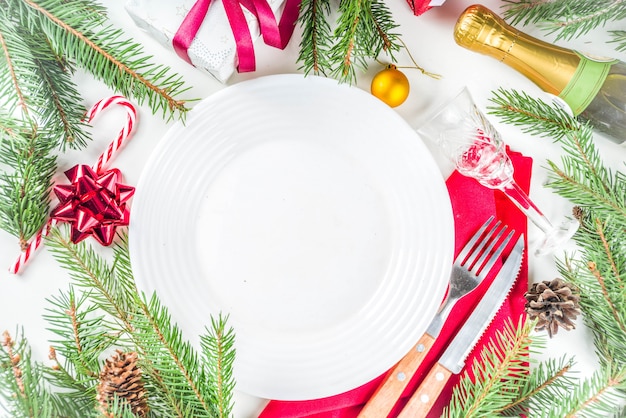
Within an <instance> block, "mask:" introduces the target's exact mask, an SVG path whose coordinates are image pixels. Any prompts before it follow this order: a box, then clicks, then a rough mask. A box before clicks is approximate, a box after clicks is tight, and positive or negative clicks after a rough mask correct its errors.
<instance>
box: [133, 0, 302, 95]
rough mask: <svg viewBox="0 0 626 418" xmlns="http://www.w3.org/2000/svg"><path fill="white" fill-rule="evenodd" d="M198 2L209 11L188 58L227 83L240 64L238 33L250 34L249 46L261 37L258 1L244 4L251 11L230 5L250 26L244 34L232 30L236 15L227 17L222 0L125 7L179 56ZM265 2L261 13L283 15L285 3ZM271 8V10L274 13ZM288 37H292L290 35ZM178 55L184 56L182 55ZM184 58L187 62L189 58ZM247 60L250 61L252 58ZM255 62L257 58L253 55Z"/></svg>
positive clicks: (140, 0) (141, 2) (152, 1)
mask: <svg viewBox="0 0 626 418" xmlns="http://www.w3.org/2000/svg"><path fill="white" fill-rule="evenodd" d="M287 1H290V0H287ZM196 3H206V4H207V5H208V9H207V11H206V15H203V17H204V18H203V19H201V23H199V25H200V26H199V29H197V33H195V36H193V35H192V39H193V40H192V41H191V44H190V45H189V46H188V47H187V48H186V55H187V56H188V58H189V61H190V63H191V64H193V65H194V66H196V67H197V68H200V69H202V70H204V71H206V72H208V73H209V74H211V75H212V76H213V77H215V78H216V79H217V80H219V81H220V82H222V83H225V82H226V81H227V80H228V78H229V77H230V76H231V75H232V74H233V72H234V71H235V70H236V69H237V68H238V65H239V61H240V59H239V58H240V57H239V56H238V42H239V44H240V45H241V42H242V40H241V39H236V37H235V33H237V34H238V35H239V36H241V33H242V32H248V33H249V36H248V33H245V34H244V37H245V38H246V39H247V41H248V42H250V43H252V42H255V41H256V40H257V39H258V38H259V37H260V35H261V29H262V28H261V27H260V25H259V19H258V17H257V16H258V13H257V11H256V9H255V8H254V4H256V3H258V1H257V0H253V1H250V2H242V3H243V5H246V6H248V8H246V7H243V6H242V5H240V4H239V2H236V3H233V2H228V4H230V5H231V10H233V9H232V7H234V6H232V4H236V7H238V10H236V12H237V14H238V15H240V16H241V17H242V18H243V19H245V22H243V19H242V20H241V21H240V22H239V23H240V24H245V25H246V26H247V28H243V29H247V30H244V31H242V28H241V27H239V28H235V29H234V28H233V26H232V25H233V23H232V22H231V20H232V14H233V13H232V12H231V16H227V13H226V9H225V6H226V3H227V2H226V1H224V2H223V1H222V0H213V1H210V2H198V1H195V0H184V1H172V0H127V2H126V4H125V8H126V11H127V12H128V14H129V15H130V16H131V17H132V19H133V20H134V21H135V23H136V24H137V26H139V27H140V28H142V29H144V30H145V31H147V32H148V33H149V34H150V35H151V36H152V37H154V38H155V39H156V40H157V41H159V42H160V43H161V44H163V45H164V46H166V47H167V48H168V49H170V50H172V53H176V51H175V47H174V39H175V37H176V35H177V33H178V32H179V30H180V29H181V25H182V24H183V21H185V19H186V18H187V17H188V16H189V14H190V11H192V10H193V9H194V6H197V4H196ZM246 3H247V4H246ZM262 3H263V5H264V6H267V7H268V10H261V12H267V13H273V14H274V16H281V15H282V13H283V10H282V9H283V8H284V3H285V0H267V1H265V0H263V1H262ZM250 9H251V10H252V11H251V10H250ZM269 9H271V12H270V10H269ZM292 14H293V13H292ZM296 14H297V13H296ZM296 17H297V16H296ZM291 19H292V20H293V22H288V23H289V24H291V26H293V24H295V18H293V16H292V17H291ZM291 30H293V28H291ZM288 35H289V36H290V35H291V33H289V34H288ZM264 36H265V35H264ZM246 39H244V40H243V42H245V41H246ZM283 47H284V46H283ZM248 49H250V48H248ZM178 52H180V51H178ZM248 52H250V51H248ZM252 54H253V52H252ZM179 55H181V54H180V53H179ZM184 59H185V60H186V57H184ZM247 59H248V60H249V59H250V57H248V58H247ZM253 60H254V57H253V56H252V61H253ZM245 71H251V69H250V68H246V69H245Z"/></svg>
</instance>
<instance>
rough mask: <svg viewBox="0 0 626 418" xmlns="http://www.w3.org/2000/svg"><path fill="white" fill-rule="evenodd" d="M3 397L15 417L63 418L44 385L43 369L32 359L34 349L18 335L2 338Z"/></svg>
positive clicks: (0, 386)
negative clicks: (57, 417)
mask: <svg viewBox="0 0 626 418" xmlns="http://www.w3.org/2000/svg"><path fill="white" fill-rule="evenodd" d="M0 338H1V340H0V396H2V397H3V398H4V399H5V401H6V403H5V406H6V408H7V409H8V410H7V412H9V413H10V414H11V416H12V417H15V418H22V417H23V418H27V417H28V418H32V417H53V416H59V414H58V412H57V411H55V408H54V403H53V401H52V396H51V394H50V393H49V392H48V391H47V389H46V387H45V386H44V385H43V384H42V382H43V380H42V377H43V371H42V366H41V365H40V364H39V363H36V362H34V361H33V360H32V357H31V350H30V346H29V345H28V341H27V340H26V339H25V338H24V337H23V333H22V332H18V333H17V334H16V337H15V338H14V337H13V336H11V335H10V334H9V332H8V331H4V332H3V333H2V336H1V337H0Z"/></svg>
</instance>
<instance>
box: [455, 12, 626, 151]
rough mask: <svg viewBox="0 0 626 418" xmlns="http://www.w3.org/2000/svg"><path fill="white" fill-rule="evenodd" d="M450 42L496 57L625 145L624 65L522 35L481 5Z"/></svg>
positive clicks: (467, 16) (464, 18)
mask: <svg viewBox="0 0 626 418" xmlns="http://www.w3.org/2000/svg"><path fill="white" fill-rule="evenodd" d="M454 39H455V41H456V42H457V43H458V44H459V45H461V46H463V47H465V48H467V49H470V50H472V51H476V52H480V53H483V54H485V55H488V56H491V57H493V58H496V59H498V60H499V61H501V62H503V63H505V64H507V65H509V66H510V67H512V68H514V69H515V70H517V71H519V72H520V73H521V74H523V75H525V76H526V77H528V78H529V79H530V80H531V81H533V82H534V83H535V84H537V85H538V86H539V87H540V88H541V89H542V90H544V91H546V92H548V93H551V94H554V95H557V96H559V97H560V98H561V99H563V101H565V102H566V103H567V104H568V105H569V106H570V107H571V109H572V111H573V113H574V114H575V115H577V116H579V117H580V118H581V119H582V120H586V121H589V123H590V124H591V125H592V126H593V127H594V129H596V130H598V131H600V132H603V133H604V134H606V135H607V136H608V137H609V139H611V140H613V141H614V142H617V143H619V144H622V143H624V142H625V141H626V63H624V62H622V61H618V60H614V59H600V58H594V57H591V56H589V55H585V54H583V53H580V52H578V51H574V50H571V49H567V48H562V47H560V46H557V45H553V44H550V43H547V42H544V41H541V40H539V39H536V38H533V37H532V36H530V35H528V34H525V33H522V32H520V31H518V30H517V29H515V28H514V27H512V26H510V25H509V24H507V23H506V22H505V21H504V20H503V19H502V18H500V17H499V16H497V15H496V14H495V13H494V12H492V11H491V10H489V9H487V8H486V7H484V6H481V5H473V6H469V7H468V8H467V9H466V10H465V11H464V12H463V13H462V14H461V16H460V17H459V19H458V21H457V23H456V25H455V28H454Z"/></svg>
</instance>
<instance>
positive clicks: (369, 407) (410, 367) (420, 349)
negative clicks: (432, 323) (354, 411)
mask: <svg viewBox="0 0 626 418" xmlns="http://www.w3.org/2000/svg"><path fill="white" fill-rule="evenodd" d="M434 342H435V339H434V338H433V337H431V336H430V335H429V334H427V333H424V335H422V337H421V338H420V339H419V341H418V342H417V343H416V344H415V345H414V346H413V348H412V349H411V351H409V352H408V353H406V355H405V356H404V357H403V358H402V359H401V360H400V361H399V362H398V363H397V364H396V365H395V366H394V367H393V369H391V371H390V372H389V373H388V374H387V376H386V377H385V379H384V380H383V382H382V383H381V384H380V386H379V387H378V388H377V389H376V392H374V394H373V395H372V397H371V398H370V399H369V401H367V403H366V404H365V406H364V407H363V409H362V410H361V412H360V413H359V415H358V418H382V417H386V416H388V415H389V413H390V412H391V410H392V409H393V407H394V405H395V404H396V403H397V402H398V399H399V398H400V396H401V395H402V392H403V391H404V389H406V387H407V385H408V384H409V382H410V381H411V378H412V377H413V376H414V375H415V372H416V371H417V369H418V368H419V366H420V364H422V361H423V360H424V357H426V354H428V351H429V350H430V348H431V347H432V346H433V344H434Z"/></svg>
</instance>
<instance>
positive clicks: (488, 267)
mask: <svg viewBox="0 0 626 418" xmlns="http://www.w3.org/2000/svg"><path fill="white" fill-rule="evenodd" d="M505 229H506V227H505V228H503V229H502V231H501V232H500V234H498V235H502V233H504V231H505ZM514 233H515V230H512V231H510V232H509V234H508V235H507V236H506V237H505V238H504V240H503V241H502V243H501V244H500V245H499V246H498V248H496V250H495V251H494V252H493V254H492V255H491V258H490V259H489V260H488V261H487V263H486V264H485V266H484V267H483V269H482V271H481V272H480V273H479V274H478V278H479V279H480V280H482V279H484V278H485V277H486V276H487V274H489V272H490V271H491V268H492V267H493V265H494V264H495V263H496V260H497V259H498V258H499V257H500V256H501V255H502V253H503V252H504V249H505V248H506V246H507V244H508V243H509V241H511V238H513V234H514ZM498 239H500V238H499V237H498ZM496 242H497V240H494V241H493V243H492V245H491V247H493V244H495V243H496ZM489 250H491V248H490V249H489ZM487 254H489V252H488V251H487V252H485V255H484V256H486V255H487Z"/></svg>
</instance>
